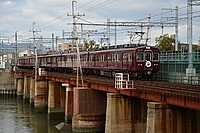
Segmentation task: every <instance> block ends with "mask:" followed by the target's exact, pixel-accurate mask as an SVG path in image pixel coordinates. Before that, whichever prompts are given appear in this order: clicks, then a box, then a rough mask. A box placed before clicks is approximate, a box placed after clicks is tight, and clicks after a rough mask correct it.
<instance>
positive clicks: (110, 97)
mask: <svg viewBox="0 0 200 133" xmlns="http://www.w3.org/2000/svg"><path fill="white" fill-rule="evenodd" d="M105 132H106V133H123V132H124V133H125V132H126V133H131V132H132V124H131V99H130V98H129V97H126V96H123V95H120V94H118V93H108V94H107V109H106V130H105Z"/></svg>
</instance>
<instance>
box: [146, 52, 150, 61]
mask: <svg viewBox="0 0 200 133" xmlns="http://www.w3.org/2000/svg"><path fill="white" fill-rule="evenodd" d="M145 60H146V61H151V53H150V52H146V53H145Z"/></svg>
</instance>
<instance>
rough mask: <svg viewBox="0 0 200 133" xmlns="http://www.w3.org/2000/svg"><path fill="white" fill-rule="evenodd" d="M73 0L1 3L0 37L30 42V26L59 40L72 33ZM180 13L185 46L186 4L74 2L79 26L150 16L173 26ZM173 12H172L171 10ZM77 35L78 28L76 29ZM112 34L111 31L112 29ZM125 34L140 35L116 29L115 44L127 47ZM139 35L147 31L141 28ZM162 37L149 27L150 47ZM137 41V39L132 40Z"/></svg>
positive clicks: (173, 0)
mask: <svg viewBox="0 0 200 133" xmlns="http://www.w3.org/2000/svg"><path fill="white" fill-rule="evenodd" d="M71 5H72V0H0V36H8V37H9V40H10V42H14V37H13V35H14V33H15V32H17V33H18V35H20V36H19V41H25V40H28V39H29V38H32V37H33V35H32V32H30V30H32V24H33V22H36V24H35V25H34V28H35V30H40V31H41V32H38V34H37V36H42V37H43V38H50V37H51V36H52V33H54V36H60V37H62V32H63V30H64V31H65V32H71V31H72V29H73V28H72V25H70V23H72V16H68V15H67V14H70V15H71V14H72V7H71ZM176 6H178V8H179V10H178V13H179V28H178V32H179V41H181V42H187V19H186V17H187V0H144V1H141V0H76V3H75V14H78V13H80V14H83V13H84V14H85V16H82V17H78V18H76V21H77V22H78V23H93V24H96V23H100V24H103V23H105V22H106V21H107V19H110V21H111V22H114V21H117V22H137V21H138V22H141V21H143V22H148V19H147V17H148V15H149V14H151V20H150V21H151V22H160V21H161V20H163V21H166V19H167V18H168V20H169V19H171V20H169V21H167V22H168V23H169V22H171V23H174V22H175V21H174V20H173V17H175V10H174V9H175V7H176ZM170 9H172V10H170ZM193 12H194V13H193V16H194V18H193V42H194V43H197V42H198V39H199V36H200V6H199V7H193ZM77 30H78V32H80V31H81V30H80V25H78V26H77ZM83 30H97V31H98V32H105V31H106V30H107V29H106V27H105V26H85V25H84V26H83ZM110 30H111V33H114V27H111V29H110ZM127 31H141V28H139V27H122V26H120V27H117V43H129V37H128V36H127V34H128V33H127ZM142 31H145V32H146V31H147V28H145V27H144V28H143V30H142ZM163 33H168V34H170V35H172V34H175V28H174V27H164V29H163ZM161 34H162V29H161V28H160V27H151V29H150V32H149V37H151V40H150V41H149V44H150V45H155V41H154V40H155V37H156V36H160V35H161ZM103 37H104V36H103V35H99V36H90V37H88V36H87V39H88V40H91V39H94V40H95V41H99V39H100V38H103ZM134 38H135V40H138V38H137V36H134ZM111 43H112V44H113V43H114V35H113V34H111Z"/></svg>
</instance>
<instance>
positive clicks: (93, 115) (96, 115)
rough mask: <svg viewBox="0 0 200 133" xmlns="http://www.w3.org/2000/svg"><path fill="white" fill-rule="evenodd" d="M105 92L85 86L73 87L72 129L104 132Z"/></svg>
mask: <svg viewBox="0 0 200 133" xmlns="http://www.w3.org/2000/svg"><path fill="white" fill-rule="evenodd" d="M105 108H106V93H105V92H101V91H97V90H93V89H89V88H85V87H76V88H74V114H73V117H72V131H74V132H81V133H83V132H87V133H93V132H104V131H105Z"/></svg>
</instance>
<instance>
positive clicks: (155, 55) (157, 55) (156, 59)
mask: <svg viewBox="0 0 200 133" xmlns="http://www.w3.org/2000/svg"><path fill="white" fill-rule="evenodd" d="M153 60H154V61H158V60H159V54H158V53H153Z"/></svg>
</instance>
